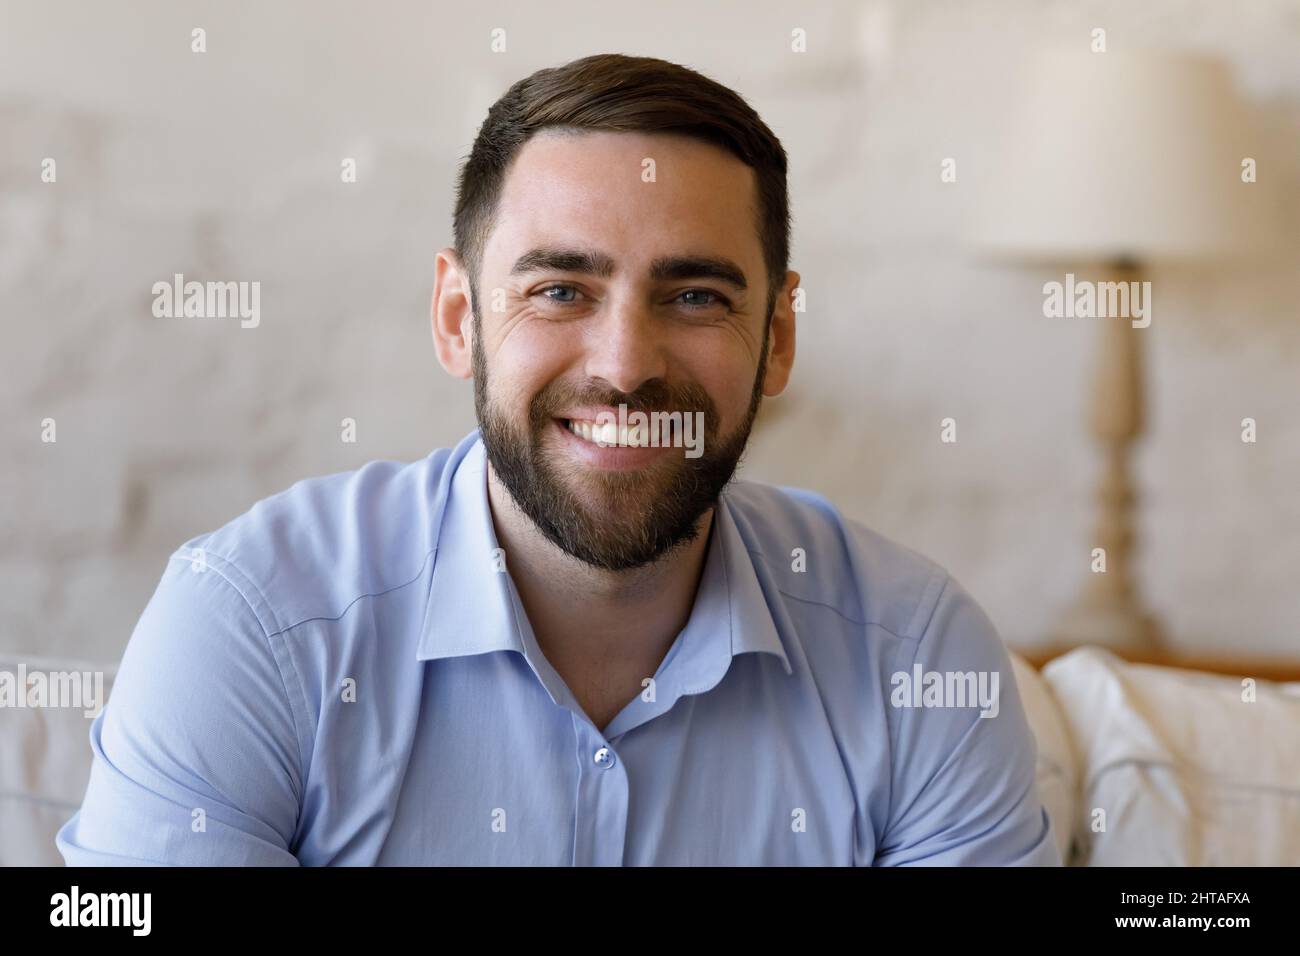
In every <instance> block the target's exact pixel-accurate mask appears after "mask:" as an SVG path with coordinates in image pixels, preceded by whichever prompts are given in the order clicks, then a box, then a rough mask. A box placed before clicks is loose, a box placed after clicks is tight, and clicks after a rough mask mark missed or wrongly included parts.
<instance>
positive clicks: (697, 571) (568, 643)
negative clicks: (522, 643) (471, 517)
mask: <svg viewBox="0 0 1300 956" xmlns="http://www.w3.org/2000/svg"><path fill="white" fill-rule="evenodd" d="M488 502H489V505H490V507H491V511H492V523H493V526H494V528H495V530H496V535H497V540H498V543H499V544H500V545H501V547H502V548H503V549H504V550H505V554H506V568H507V570H508V572H509V574H510V577H511V579H512V580H513V581H514V584H515V587H516V589H517V590H518V591H519V597H520V600H521V601H522V602H523V605H524V609H525V610H526V611H527V612H528V620H529V623H530V624H531V625H532V628H533V633H534V635H535V636H536V638H537V643H538V645H539V646H540V647H541V649H542V652H543V653H544V654H545V655H546V658H547V660H548V661H550V662H551V665H552V666H553V667H555V669H556V670H557V671H559V672H560V673H561V675H564V676H567V675H566V674H565V672H566V670H568V671H569V672H571V673H575V674H582V673H584V672H589V671H590V670H591V669H593V668H594V669H597V670H599V669H602V668H626V669H632V670H635V671H636V672H637V673H641V674H644V675H646V676H649V675H651V674H653V673H654V672H655V671H656V670H657V669H658V666H659V663H660V662H661V661H662V660H663V658H664V655H666V654H667V653H668V650H669V648H671V647H672V644H673V641H674V640H676V638H677V634H678V633H679V632H680V631H681V630H682V628H683V627H685V626H686V621H687V620H688V619H689V618H690V614H691V608H692V607H693V606H694V603H695V592H696V590H697V589H698V587H699V583H700V576H701V574H702V573H703V570H704V559H705V555H706V552H707V546H708V541H709V532H710V530H711V527H712V521H713V516H714V509H713V508H710V509H709V510H708V511H706V512H705V513H704V514H703V515H702V516H701V517H700V520H699V522H698V523H697V527H698V528H699V531H700V533H699V534H698V535H697V536H696V538H695V539H694V540H693V541H690V542H688V543H687V544H685V545H683V546H681V547H678V548H674V549H673V550H672V551H670V552H669V553H668V554H665V555H663V556H662V557H661V558H660V559H659V560H657V561H653V562H651V563H650V564H647V565H643V566H641V567H639V568H633V569H631V570H627V571H608V570H605V569H603V568H596V567H592V566H591V565H589V564H586V563H585V562H583V561H579V560H578V559H577V558H575V557H573V556H572V555H570V554H568V553H566V552H565V551H563V550H561V549H560V548H559V547H557V546H556V545H555V544H554V543H553V542H552V541H551V540H550V539H548V538H547V537H546V536H545V535H544V534H542V532H541V531H540V530H539V529H538V528H537V526H536V525H535V524H534V523H533V521H532V519H531V518H529V517H528V516H527V515H526V514H524V513H523V512H522V511H521V510H520V509H519V506H518V505H517V504H516V503H515V500H514V499H513V498H512V497H511V495H510V493H509V491H507V490H506V488H505V486H504V485H502V484H501V483H500V481H499V479H498V478H497V476H496V473H495V472H494V471H493V469H492V467H491V465H490V464H489V465H488Z"/></svg>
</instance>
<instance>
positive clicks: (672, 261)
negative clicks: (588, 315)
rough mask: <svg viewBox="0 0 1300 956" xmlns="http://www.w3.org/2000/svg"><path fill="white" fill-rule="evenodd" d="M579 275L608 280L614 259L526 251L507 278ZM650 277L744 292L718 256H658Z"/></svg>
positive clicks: (738, 272)
mask: <svg viewBox="0 0 1300 956" xmlns="http://www.w3.org/2000/svg"><path fill="white" fill-rule="evenodd" d="M546 270H550V271H555V272H581V273H585V274H587V275H594V276H598V277H600V278H602V279H608V278H609V277H610V276H612V275H613V274H614V260H613V259H611V258H610V257H609V256H607V255H605V254H604V253H603V252H588V251H583V250H577V249H530V250H528V251H527V252H525V253H524V254H523V255H522V256H520V257H519V258H518V259H516V260H515V264H514V266H513V267H512V268H511V269H510V274H511V275H524V274H526V273H529V272H541V271H546ZM650 278H651V279H654V280H656V281H663V280H665V279H702V278H703V279H717V280H718V281H720V282H725V283H727V284H728V285H731V286H734V287H735V288H737V289H742V290H743V289H748V288H749V283H748V282H746V281H745V273H744V271H743V270H742V269H741V268H740V266H738V265H736V263H734V262H732V261H731V260H730V259H727V258H724V257H722V256H661V257H660V258H658V259H655V260H654V261H653V262H652V263H650Z"/></svg>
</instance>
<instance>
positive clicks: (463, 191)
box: [453, 53, 790, 319]
mask: <svg viewBox="0 0 1300 956" xmlns="http://www.w3.org/2000/svg"><path fill="white" fill-rule="evenodd" d="M546 127H560V128H567V129H572V130H579V131H584V130H590V131H597V130H600V131H609V132H644V133H656V132H657V133H677V134H680V135H684V136H690V137H693V138H695V139H701V140H704V141H706V142H709V143H713V144H714V145H716V146H720V147H722V148H723V149H726V150H727V151H728V152H730V153H732V154H733V155H734V156H736V158H737V159H739V160H741V162H743V163H745V164H746V165H747V166H749V167H750V168H751V169H753V170H754V173H755V179H756V181H757V187H758V210H757V218H758V222H757V223H756V227H757V229H758V235H759V240H760V241H761V243H762V246H763V259H764V262H765V264H766V267H767V273H768V299H767V317H768V318H769V319H770V318H771V313H772V305H773V303H774V302H775V301H776V293H777V290H778V289H780V287H781V284H782V282H784V280H785V273H786V270H787V269H788V268H789V259H790V200H789V194H788V191H787V188H786V155H785V150H784V149H783V148H782V146H781V142H780V140H778V139H777V138H776V136H775V134H773V132H772V131H771V130H770V129H769V128H768V127H767V124H766V123H764V122H763V120H762V119H761V118H760V117H759V115H758V114H757V113H756V112H754V110H753V108H752V107H751V106H750V105H749V104H748V103H746V102H745V101H744V99H742V98H741V96H740V95H739V94H738V93H736V92H735V91H734V90H731V89H728V88H727V87H725V86H723V85H722V84H721V83H718V82H715V81H714V80H711V79H709V78H708V77H706V76H704V75H703V74H700V73H697V72H696V71H694V70H692V69H689V68H687V67H684V66H680V65H678V64H676V63H669V62H668V61H666V60H660V59H656V58H654V57H647V56H625V55H624V54H621V53H601V54H597V55H595V56H588V57H583V58H582V59H579V60H572V61H571V62H569V63H566V64H564V65H563V66H558V67H551V68H548V69H544V70H538V71H537V72H536V73H534V74H532V75H531V76H529V77H526V78H524V79H522V80H520V81H519V82H517V83H515V84H514V85H513V86H511V87H510V89H509V90H507V91H506V93H505V95H504V96H502V97H501V98H500V99H499V100H497V101H496V102H495V103H493V104H492V107H491V108H490V109H489V110H488V115H487V119H485V120H484V121H483V125H482V126H481V127H480V128H479V131H478V136H476V137H475V139H474V146H473V148H472V149H471V151H470V154H469V157H468V158H467V159H466V160H465V163H464V165H463V166H462V167H461V171H460V183H459V187H458V189H457V193H456V212H455V217H454V223H453V229H454V233H455V244H456V252H457V254H458V255H459V256H460V257H461V260H462V261H463V262H464V263H465V266H466V268H467V270H468V271H469V278H470V292H471V295H472V296H473V298H474V308H475V311H476V312H477V310H478V294H477V286H476V282H477V279H478V273H479V269H480V268H481V267H482V264H483V261H482V260H483V248H484V246H485V245H486V243H487V238H488V236H489V234H490V233H491V231H492V227H493V224H494V222H493V220H494V217H495V214H496V208H497V203H498V202H499V200H500V198H501V190H502V187H503V185H504V183H505V178H506V172H507V170H508V169H509V167H510V162H511V160H513V159H514V157H515V154H516V153H518V151H519V149H520V148H521V147H522V146H523V145H524V143H526V142H527V141H528V139H529V138H530V137H531V136H533V134H535V133H537V132H538V131H539V130H541V129H544V128H546Z"/></svg>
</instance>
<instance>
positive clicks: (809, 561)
mask: <svg viewBox="0 0 1300 956" xmlns="http://www.w3.org/2000/svg"><path fill="white" fill-rule="evenodd" d="M726 496H727V498H728V501H729V503H730V504H731V506H732V507H731V512H732V515H733V516H734V517H735V519H736V523H737V525H738V527H739V528H740V531H741V535H742V537H743V538H745V541H746V547H747V548H748V549H749V551H750V552H751V555H752V556H753V558H754V560H755V561H759V560H761V561H762V562H763V564H764V565H765V566H766V569H767V571H768V573H769V574H771V575H772V576H773V578H774V579H775V580H776V581H777V582H778V583H779V587H780V590H781V591H782V593H784V594H786V595H787V596H788V597H792V598H795V599H797V600H801V601H808V602H813V603H818V604H823V605H827V606H829V607H831V608H833V609H835V610H836V611H837V612H838V613H839V614H840V615H842V616H843V617H846V618H849V619H851V620H853V621H856V622H859V623H861V624H864V625H876V626H879V627H881V628H884V629H885V630H887V631H889V632H890V633H891V634H894V635H895V636H897V637H900V638H907V639H919V638H920V637H921V635H922V634H923V633H924V632H925V629H926V627H927V625H928V623H929V621H930V619H931V617H932V616H933V613H934V611H935V608H936V607H937V606H938V604H939V600H940V597H941V596H942V595H943V594H944V593H945V590H947V591H949V592H952V591H953V590H954V589H955V588H956V587H957V585H956V582H955V581H953V580H952V578H951V576H950V575H949V574H948V572H947V570H945V569H944V568H943V567H941V566H940V565H939V564H937V563H935V562H934V561H932V560H930V559H929V558H927V557H925V556H924V555H922V554H920V553H919V552H917V551H914V550H912V549H911V548H909V547H906V546H905V545H902V544H900V543H898V542H896V541H894V540H892V539H890V538H888V537H886V536H885V535H882V534H880V533H878V532H876V531H873V530H872V529H871V528H869V527H867V526H866V525H865V524H863V523H862V522H860V521H857V520H855V519H852V518H849V517H847V516H846V515H844V514H843V513H842V512H841V511H840V509H839V508H838V507H836V506H835V505H834V504H833V503H832V502H831V501H829V500H828V499H827V498H825V497H824V496H823V495H820V494H818V493H816V492H814V491H809V490H807V489H803V488H792V487H785V486H777V485H767V484H762V483H760V482H752V481H735V482H733V483H732V484H731V485H729V486H728V487H727V491H726ZM796 549H797V550H796ZM801 562H802V564H801ZM800 568H802V569H801V570H800Z"/></svg>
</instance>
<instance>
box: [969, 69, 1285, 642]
mask: <svg viewBox="0 0 1300 956" xmlns="http://www.w3.org/2000/svg"><path fill="white" fill-rule="evenodd" d="M1012 99H1013V102H1012V103H1011V104H1009V105H1010V107H1011V108H1010V111H1009V113H1008V114H1007V116H1008V127H1007V130H1006V132H1007V134H1008V135H1007V142H1006V143H1005V151H1004V152H1002V153H1001V155H999V156H998V165H997V167H996V169H995V170H994V172H993V175H992V176H990V178H989V180H988V182H987V184H986V187H984V188H983V192H982V194H981V197H980V200H981V202H980V204H979V207H978V209H977V215H976V220H975V221H976V229H975V235H974V237H973V238H974V240H975V245H976V247H977V249H978V250H979V251H980V252H981V253H982V254H983V255H985V256H992V257H995V258H998V259H1002V260H1008V259H1009V260H1011V261H1015V262H1019V263H1024V264H1031V263H1036V264H1039V265H1049V264H1050V265H1053V266H1054V267H1057V268H1060V269H1061V272H1062V274H1061V275H1060V276H1059V277H1058V278H1059V280H1060V281H1061V284H1062V285H1063V286H1065V288H1066V291H1067V293H1068V292H1069V291H1070V286H1069V285H1067V283H1070V284H1072V282H1073V274H1074V273H1075V272H1084V271H1085V270H1086V271H1087V272H1089V273H1091V274H1089V275H1087V277H1086V278H1085V279H1084V280H1083V281H1084V284H1092V285H1093V287H1094V289H1100V288H1102V287H1101V286H1100V285H1099V284H1098V283H1100V282H1123V283H1133V282H1137V283H1139V285H1138V286H1136V287H1133V286H1130V287H1128V288H1130V289H1137V290H1140V289H1141V288H1142V286H1141V285H1140V283H1141V282H1142V280H1143V274H1144V273H1143V270H1144V268H1145V267H1147V266H1148V265H1149V264H1151V263H1155V262H1162V263H1163V262H1175V261H1182V262H1198V263H1213V262H1215V261H1217V260H1220V259H1223V258H1225V257H1227V256H1230V255H1233V254H1237V253H1241V252H1244V251H1247V250H1249V249H1250V248H1252V245H1253V243H1252V237H1253V235H1254V234H1255V232H1256V231H1257V226H1258V225H1259V219H1260V213H1259V199H1258V197H1257V196H1256V195H1255V194H1254V193H1255V190H1254V188H1253V186H1252V185H1251V184H1250V183H1249V182H1248V181H1247V178H1245V177H1244V176H1243V171H1253V170H1250V168H1249V163H1248V161H1249V160H1251V159H1252V158H1253V157H1254V156H1255V152H1254V149H1255V141H1254V140H1253V139H1252V138H1251V136H1250V135H1249V132H1248V130H1249V124H1248V123H1247V121H1246V119H1245V116H1244V111H1243V109H1242V107H1241V106H1240V104H1239V103H1238V102H1237V100H1236V98H1235V96H1234V94H1233V89H1232V83H1231V77H1230V74H1229V72H1228V70H1227V68H1226V67H1225V66H1224V65H1223V64H1222V63H1220V62H1219V61H1217V60H1215V59H1212V58H1209V57H1205V56H1200V55H1193V54H1181V53H1175V52H1168V51H1154V50H1152V51H1125V52H1119V51H1112V52H1104V53H1092V52H1088V51H1087V50H1086V48H1085V49H1084V50H1082V51H1067V52H1042V53H1040V54H1038V55H1037V56H1036V57H1035V58H1034V60H1033V61H1032V62H1031V63H1029V64H1028V65H1027V70H1026V72H1025V75H1024V76H1023V78H1022V80H1021V83H1020V85H1019V87H1018V92H1017V94H1016V95H1015V96H1013V98H1012ZM1110 288H1111V289H1112V290H1117V289H1118V288H1119V287H1118V286H1116V287H1110ZM1046 300H1047V290H1046V287H1045V304H1047V303H1046ZM1110 302H1111V304H1112V305H1114V304H1118V302H1119V300H1118V299H1117V298H1116V299H1111V300H1110ZM1070 304H1071V303H1070V302H1067V303H1066V305H1067V306H1069V305H1070ZM1081 304H1083V305H1086V304H1087V303H1086V300H1081ZM1102 304H1104V303H1102V302H1101V301H1100V297H1099V298H1098V299H1097V300H1094V308H1096V310H1097V311H1096V312H1094V313H1093V314H1094V315H1097V317H1096V318H1091V319H1079V318H1073V319H1060V320H1059V321H1093V322H1096V323H1099V324H1100V325H1101V326H1102V327H1101V328H1100V329H1099V330H1098V332H1099V334H1100V336H1101V348H1100V351H1099V353H1098V360H1097V365H1096V371H1095V380H1094V382H1093V388H1094V389H1095V391H1094V392H1093V394H1092V396H1091V403H1090V414H1089V427H1090V431H1091V434H1092V437H1093V438H1094V439H1095V441H1096V443H1097V445H1098V447H1099V449H1100V451H1101V455H1102V475H1101V480H1100V487H1099V489H1098V503H1099V515H1098V519H1097V523H1096V526H1095V530H1094V531H1093V542H1092V546H1091V548H1090V549H1089V551H1088V552H1087V553H1084V554H1082V555H1081V562H1080V565H1081V568H1083V569H1084V573H1085V574H1086V575H1087V579H1086V584H1085V586H1084V587H1083V589H1082V593H1081V594H1080V596H1079V598H1078V600H1077V601H1076V602H1075V604H1074V605H1073V606H1072V607H1071V608H1070V609H1069V610H1068V611H1067V613H1066V614H1065V616H1064V619H1063V620H1062V621H1061V622H1060V624H1059V626H1058V628H1057V630H1056V632H1055V633H1054V634H1053V635H1052V636H1051V643H1052V644H1054V645H1056V646H1067V647H1068V646H1075V645H1078V644H1096V645H1100V646H1104V647H1108V648H1110V649H1112V650H1116V651H1120V652H1127V653H1130V654H1134V655H1140V654H1152V653H1154V652H1156V651H1157V650H1158V649H1159V647H1160V644H1161V637H1160V634H1161V630H1160V626H1159V624H1158V622H1157V621H1156V619H1155V618H1154V616H1153V615H1151V614H1150V613H1148V612H1147V610H1146V609H1145V608H1144V606H1143V602H1142V600H1141V597H1140V596H1139V593H1138V589H1137V587H1136V584H1135V582H1134V578H1133V573H1132V569H1131V566H1130V558H1131V555H1132V551H1133V547H1134V544H1135V535H1134V527H1133V525H1134V522H1133V510H1134V505H1135V493H1134V487H1133V482H1132V479H1131V477H1130V466H1129V452H1130V450H1131V448H1132V446H1133V444H1134V442H1136V441H1137V440H1138V439H1139V437H1140V436H1141V434H1142V431H1143V419H1144V415H1145V408H1144V398H1143V391H1144V386H1143V363H1142V348H1143V338H1144V337H1146V336H1148V335H1150V334H1151V333H1152V329H1153V327H1154V325H1152V324H1150V322H1151V319H1150V318H1148V319H1147V320H1146V321H1147V322H1148V323H1149V324H1148V325H1147V326H1146V327H1143V326H1142V325H1141V322H1142V320H1141V319H1137V318H1130V317H1123V316H1113V315H1112V316H1109V317H1105V316H1103V315H1101V314H1100V313H1101V311H1102V310H1101V305H1102ZM1150 305H1151V303H1150V302H1148V303H1147V308H1150ZM1130 308H1132V304H1131V303H1130ZM1134 311H1136V310H1134ZM1067 314H1071V315H1072V314H1074V311H1073V310H1071V311H1070V312H1069V313H1067ZM1080 314H1084V315H1086V314H1088V313H1087V312H1083V311H1081V313H1080ZM1154 315H1160V319H1159V321H1163V320H1164V317H1165V315H1167V313H1164V314H1161V313H1159V310H1154V313H1153V314H1152V316H1154ZM1174 320H1176V318H1175V319H1174ZM1043 321H1058V320H1057V319H1050V318H1044V319H1043ZM1156 324H1158V322H1157V323H1156ZM1096 548H1101V549H1104V572H1099V570H1098V562H1097V558H1098V552H1096V551H1095V550H1094V549H1096ZM1089 559H1091V562H1090V563H1089Z"/></svg>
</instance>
